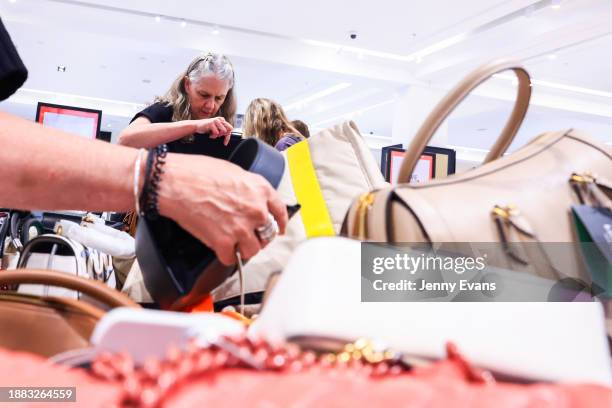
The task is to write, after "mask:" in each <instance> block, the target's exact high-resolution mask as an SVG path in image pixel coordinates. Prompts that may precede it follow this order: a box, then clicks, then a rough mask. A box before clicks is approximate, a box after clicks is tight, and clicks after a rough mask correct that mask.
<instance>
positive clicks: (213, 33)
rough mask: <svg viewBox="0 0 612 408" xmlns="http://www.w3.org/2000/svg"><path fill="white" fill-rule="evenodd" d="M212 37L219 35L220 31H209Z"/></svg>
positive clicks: (215, 29)
mask: <svg viewBox="0 0 612 408" xmlns="http://www.w3.org/2000/svg"><path fill="white" fill-rule="evenodd" d="M211 33H212V35H219V33H220V31H219V29H218V28H213V30H212V31H211Z"/></svg>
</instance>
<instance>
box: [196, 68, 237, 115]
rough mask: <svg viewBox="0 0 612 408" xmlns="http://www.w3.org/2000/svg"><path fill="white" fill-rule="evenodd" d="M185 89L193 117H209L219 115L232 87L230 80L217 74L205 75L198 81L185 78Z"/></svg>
mask: <svg viewBox="0 0 612 408" xmlns="http://www.w3.org/2000/svg"><path fill="white" fill-rule="evenodd" d="M185 90H186V91H187V96H188V98H189V104H190V106H191V117H192V118H193V119H208V118H213V117H215V116H216V115H217V112H219V108H220V107H221V105H223V102H224V101H225V98H226V97H227V93H228V92H229V90H230V88H229V83H228V81H225V80H222V79H219V78H217V77H216V76H215V75H205V76H203V77H202V78H200V79H199V80H198V81H197V82H191V80H190V79H189V78H185Z"/></svg>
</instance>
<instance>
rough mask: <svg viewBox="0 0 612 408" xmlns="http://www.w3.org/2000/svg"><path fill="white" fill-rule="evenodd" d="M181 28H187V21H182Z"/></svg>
mask: <svg viewBox="0 0 612 408" xmlns="http://www.w3.org/2000/svg"><path fill="white" fill-rule="evenodd" d="M181 27H183V28H185V27H187V22H186V21H185V20H183V21H181Z"/></svg>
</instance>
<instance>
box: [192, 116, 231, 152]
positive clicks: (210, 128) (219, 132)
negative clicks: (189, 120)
mask: <svg viewBox="0 0 612 408" xmlns="http://www.w3.org/2000/svg"><path fill="white" fill-rule="evenodd" d="M195 125H196V131H195V133H208V134H209V135H210V138H211V139H216V138H218V137H223V138H225V140H224V141H223V144H224V145H226V146H227V144H228V143H229V141H230V136H231V133H232V129H233V128H234V127H233V126H232V125H230V124H229V123H228V122H227V121H226V120H225V119H224V118H222V117H220V116H219V117H216V118H210V119H199V120H196V121H195Z"/></svg>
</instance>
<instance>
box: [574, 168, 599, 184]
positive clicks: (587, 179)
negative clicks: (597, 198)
mask: <svg viewBox="0 0 612 408" xmlns="http://www.w3.org/2000/svg"><path fill="white" fill-rule="evenodd" d="M595 180H596V177H595V175H594V174H593V173H591V172H588V171H587V172H586V173H572V176H571V177H570V181H572V182H574V183H581V184H590V183H594V182H595Z"/></svg>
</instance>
